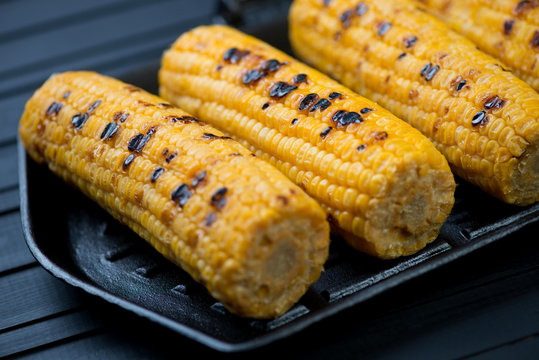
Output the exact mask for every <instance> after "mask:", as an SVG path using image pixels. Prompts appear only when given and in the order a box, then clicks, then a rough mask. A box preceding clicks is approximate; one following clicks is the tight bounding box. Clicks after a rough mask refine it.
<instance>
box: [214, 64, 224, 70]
mask: <svg viewBox="0 0 539 360" xmlns="http://www.w3.org/2000/svg"><path fill="white" fill-rule="evenodd" d="M222 68H223V64H219V65H217V66H216V67H215V71H221V69H222Z"/></svg>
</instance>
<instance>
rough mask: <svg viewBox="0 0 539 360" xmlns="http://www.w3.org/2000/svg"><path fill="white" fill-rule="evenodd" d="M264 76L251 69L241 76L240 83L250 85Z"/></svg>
mask: <svg viewBox="0 0 539 360" xmlns="http://www.w3.org/2000/svg"><path fill="white" fill-rule="evenodd" d="M264 76H266V73H264V72H262V71H260V70H258V69H252V70H249V71H247V73H246V74H245V75H244V76H243V79H242V82H243V83H244V84H246V85H247V84H251V83H254V82H257V81H258V80H260V79H262V78H263V77H264Z"/></svg>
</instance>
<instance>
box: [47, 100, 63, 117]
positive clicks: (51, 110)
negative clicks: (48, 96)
mask: <svg viewBox="0 0 539 360" xmlns="http://www.w3.org/2000/svg"><path fill="white" fill-rule="evenodd" d="M60 110H62V103H59V102H57V101H54V102H53V103H52V104H50V105H49V107H48V108H47V111H46V112H45V114H46V115H47V116H56V115H58V113H59V112H60Z"/></svg>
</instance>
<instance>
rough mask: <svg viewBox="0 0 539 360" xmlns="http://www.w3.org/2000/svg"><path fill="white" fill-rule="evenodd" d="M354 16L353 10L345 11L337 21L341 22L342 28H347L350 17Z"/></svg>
mask: <svg viewBox="0 0 539 360" xmlns="http://www.w3.org/2000/svg"><path fill="white" fill-rule="evenodd" d="M354 15H355V13H354V10H346V11H345V12H343V13H342V14H341V17H340V18H339V20H341V22H342V26H343V28H345V29H346V28H347V27H349V26H350V21H351V20H352V17H353V16H354Z"/></svg>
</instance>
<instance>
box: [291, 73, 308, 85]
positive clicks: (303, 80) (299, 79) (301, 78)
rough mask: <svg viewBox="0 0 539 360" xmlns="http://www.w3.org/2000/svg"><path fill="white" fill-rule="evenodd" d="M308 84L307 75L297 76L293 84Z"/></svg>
mask: <svg viewBox="0 0 539 360" xmlns="http://www.w3.org/2000/svg"><path fill="white" fill-rule="evenodd" d="M306 82H307V74H297V75H296V76H294V78H293V79H292V84H301V83H306Z"/></svg>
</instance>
